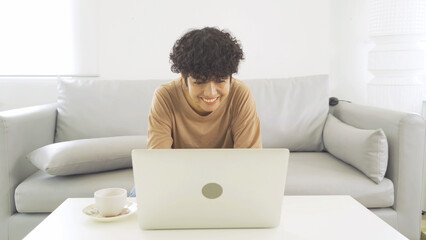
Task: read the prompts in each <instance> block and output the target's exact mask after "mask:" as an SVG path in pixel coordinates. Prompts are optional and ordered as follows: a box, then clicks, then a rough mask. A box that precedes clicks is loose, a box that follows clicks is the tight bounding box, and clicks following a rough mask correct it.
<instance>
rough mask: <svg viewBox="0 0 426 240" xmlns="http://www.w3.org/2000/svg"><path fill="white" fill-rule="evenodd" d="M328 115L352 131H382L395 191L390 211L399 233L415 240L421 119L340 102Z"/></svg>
mask: <svg viewBox="0 0 426 240" xmlns="http://www.w3.org/2000/svg"><path fill="white" fill-rule="evenodd" d="M330 112H331V113H333V114H334V116H336V117H337V118H339V119H340V120H342V121H343V122H345V123H347V124H350V125H352V126H354V127H358V128H362V129H377V128H381V129H383V131H384V132H385V134H386V137H387V140H388V145H389V162H388V169H387V171H386V175H385V177H387V178H389V179H391V180H392V182H393V184H394V188H395V203H394V206H393V208H394V209H395V210H396V211H397V214H398V230H399V231H400V232H402V233H403V234H404V235H405V236H407V237H408V238H410V239H411V238H413V239H416V238H418V236H417V235H418V234H419V232H420V222H421V220H420V219H421V207H422V183H423V175H422V174H423V161H424V149H425V121H424V119H423V118H422V117H421V116H419V115H417V114H411V113H403V112H397V111H391V110H386V109H382V108H376V107H369V106H363V105H358V104H353V103H347V102H342V101H341V102H339V104H338V105H336V106H334V107H332V108H330ZM413 234H416V235H413Z"/></svg>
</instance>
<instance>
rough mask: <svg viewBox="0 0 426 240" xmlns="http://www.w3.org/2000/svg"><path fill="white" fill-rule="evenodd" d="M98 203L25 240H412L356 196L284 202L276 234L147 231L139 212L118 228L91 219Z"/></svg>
mask: <svg viewBox="0 0 426 240" xmlns="http://www.w3.org/2000/svg"><path fill="white" fill-rule="evenodd" d="M129 200H131V201H134V202H135V200H136V199H134V198H129ZM93 203H94V199H93V198H69V199H67V200H66V201H65V202H64V203H62V204H61V205H60V206H59V207H58V208H57V209H56V210H55V211H53V212H52V214H50V215H49V216H48V217H47V218H46V219H45V220H44V221H43V222H42V223H40V225H38V226H37V227H36V228H35V229H34V230H33V231H32V232H30V233H29V234H28V235H27V236H26V237H25V239H28V240H29V239H152V240H163V239H164V240H165V239H178V240H180V239H182V240H191V239H197V240H198V239H209V240H210V239H211V240H213V239H232V240H236V239H244V240H251V239H256V240H257V239H262V240H267V239H294V240H302V239H303V240H307V239H316V240H318V239H327V240H333V239H347V240H349V239H354V240H355V239H356V240H359V239H375V240H380V239H386V240H388V239H407V238H405V237H404V236H403V235H402V234H400V233H399V232H398V231H396V230H395V229H394V228H392V227H391V226H390V225H388V224H387V223H386V222H384V221H383V220H381V219H380V218H379V217H377V216H376V215H375V214H374V213H372V212H371V211H369V210H368V209H367V208H365V207H364V206H362V205H361V204H360V203H358V202H357V201H356V200H355V199H353V198H352V197H350V196H284V200H283V205H282V215H281V224H280V226H279V227H277V228H272V229H194V230H142V229H140V228H139V224H138V218H137V212H136V213H134V214H132V215H130V216H127V217H125V218H122V219H119V220H117V221H113V222H99V221H96V220H94V219H92V218H90V217H88V216H86V215H85V214H84V213H83V212H82V209H83V208H84V207H86V206H88V205H90V204H93Z"/></svg>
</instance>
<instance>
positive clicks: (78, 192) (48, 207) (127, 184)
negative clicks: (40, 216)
mask: <svg viewBox="0 0 426 240" xmlns="http://www.w3.org/2000/svg"><path fill="white" fill-rule="evenodd" d="M107 187H121V188H125V189H127V191H128V192H130V191H131V189H132V187H133V171H132V169H130V168H127V169H120V170H115V171H109V172H101V173H94V174H83V175H72V176H52V175H49V174H47V173H45V172H43V171H41V170H40V171H38V172H36V173H34V174H33V175H31V176H30V177H28V178H27V179H25V180H24V181H23V182H22V183H21V184H19V185H18V187H17V188H16V190H15V204H16V209H17V211H18V212H20V213H44V212H52V211H53V210H55V208H57V207H58V206H59V205H60V204H61V203H62V202H63V201H65V200H66V199H67V198H86V197H93V194H94V192H95V191H96V190H99V189H102V188H107Z"/></svg>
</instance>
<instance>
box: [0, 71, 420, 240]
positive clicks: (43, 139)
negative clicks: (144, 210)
mask: <svg viewBox="0 0 426 240" xmlns="http://www.w3.org/2000/svg"><path fill="white" fill-rule="evenodd" d="M243 81H244V82H246V83H247V85H249V86H250V87H251V88H252V92H253V95H254V98H255V100H256V105H257V109H258V112H259V118H260V121H261V130H262V140H263V146H264V147H265V148H273V147H283V148H289V149H290V150H291V151H290V161H289V169H288V175H287V181H286V191H285V194H287V195H336V194H339V195H340V194H348V195H351V196H352V197H354V198H355V199H356V200H358V201H359V202H360V203H362V204H363V205H364V206H366V207H368V208H369V209H370V210H371V211H372V212H374V213H375V214H377V215H378V216H380V217H381V218H382V219H383V220H385V221H386V222H387V223H389V224H391V225H392V226H393V227H395V228H396V229H397V230H398V231H400V232H401V233H402V234H404V235H405V236H406V237H407V238H409V239H414V240H416V239H419V231H420V213H421V199H422V179H423V178H422V169H423V161H424V147H425V145H424V144H425V133H426V131H425V129H426V126H425V121H424V119H423V118H421V117H420V116H419V115H416V114H411V113H404V112H397V111H390V110H386V109H381V108H376V107H368V106H363V105H359V104H354V103H346V102H339V103H338V104H337V105H336V106H333V107H331V108H329V107H328V97H329V96H328V80H327V76H307V77H298V78H288V79H257V80H247V81H246V80H244V79H243ZM165 82H168V81H154V80H152V81H150V80H144V81H137V80H134V81H125V80H110V81H109V80H87V79H85V80H83V79H61V80H59V82H58V91H59V94H58V96H59V97H58V102H57V103H52V104H49V105H41V106H35V107H30V108H23V109H16V110H10V111H6V112H0V166H1V167H0V179H2V180H1V181H0V184H1V188H0V189H3V190H2V194H0V203H1V204H0V206H1V207H0V239H8V238H9V239H20V238H21V237H19V236H24V235H25V234H26V233H19V234H18V233H17V231H15V230H16V229H19V230H20V231H29V229H31V227H30V226H35V225H36V222H37V221H38V222H39V221H41V220H42V219H43V217H44V216H47V214H48V213H50V212H51V211H52V210H53V209H55V208H56V207H57V206H59V204H61V203H62V202H63V201H64V200H65V199H66V198H68V197H93V193H94V192H95V191H96V190H98V189H101V188H107V187H122V188H126V189H127V190H128V191H130V190H131V188H132V187H133V185H134V183H133V174H132V169H131V168H124V169H117V170H109V171H102V172H97V173H85V174H76V175H66V176H54V175H51V174H48V173H46V172H44V171H42V170H39V169H38V168H36V167H35V166H34V165H33V164H32V163H31V162H30V161H29V160H28V159H27V158H26V156H27V155H28V154H29V153H31V152H33V151H34V150H37V149H39V148H43V147H45V146H48V145H50V144H53V143H64V144H70V142H71V144H73V141H85V140H87V139H93V141H95V139H98V140H101V138H109V137H119V136H134V135H138V136H141V135H146V132H147V126H148V125H147V119H148V114H149V108H150V105H151V100H152V94H153V93H154V91H155V89H156V88H157V87H158V86H159V85H160V84H162V83H165ZM329 112H330V113H332V114H333V115H334V116H335V117H336V118H337V119H339V120H340V121H342V122H344V123H345V124H348V125H350V126H352V127H355V128H358V129H365V130H372V131H375V130H377V129H382V130H383V132H384V134H385V135H386V139H387V142H388V165H387V170H386V173H385V175H384V178H383V180H382V181H381V182H380V183H375V182H374V181H372V180H371V179H370V178H369V177H367V176H366V175H365V174H364V173H363V172H362V171H360V170H359V169H358V168H356V167H354V166H353V165H350V164H348V163H347V162H344V161H343V159H340V157H336V156H334V155H333V154H332V153H329V152H327V150H326V149H325V147H324V142H323V130H324V126H325V125H326V123H327V122H328V120H327V115H328V113H329ZM326 145H327V144H326ZM99 149H101V147H99ZM330 151H331V152H333V150H330ZM74 154H75V155H76V156H77V155H78V154H77V153H72V154H69V155H68V154H67V156H71V155H74ZM334 154H336V152H334ZM336 155H337V154H336ZM64 159H66V158H64ZM44 160H46V159H44ZM50 160H51V159H50ZM50 160H48V161H50ZM95 160H98V159H97V158H95ZM73 161H75V160H73ZM95 168H96V167H95ZM101 170H102V169H101Z"/></svg>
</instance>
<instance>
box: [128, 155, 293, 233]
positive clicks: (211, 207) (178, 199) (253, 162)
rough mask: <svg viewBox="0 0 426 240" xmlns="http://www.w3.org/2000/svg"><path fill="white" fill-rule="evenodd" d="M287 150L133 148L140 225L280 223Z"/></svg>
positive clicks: (257, 225)
mask: <svg viewBox="0 0 426 240" xmlns="http://www.w3.org/2000/svg"><path fill="white" fill-rule="evenodd" d="M288 158H289V151H288V150H287V149H151V150H146V149H136V150H133V152H132V162H133V174H134V181H135V187H136V198H137V203H138V218H139V225H140V227H141V228H143V229H181V228H269V227H276V226H278V225H279V223H280V216H281V203H282V199H283V195H284V187H285V179H286V175H287V165H288Z"/></svg>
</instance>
